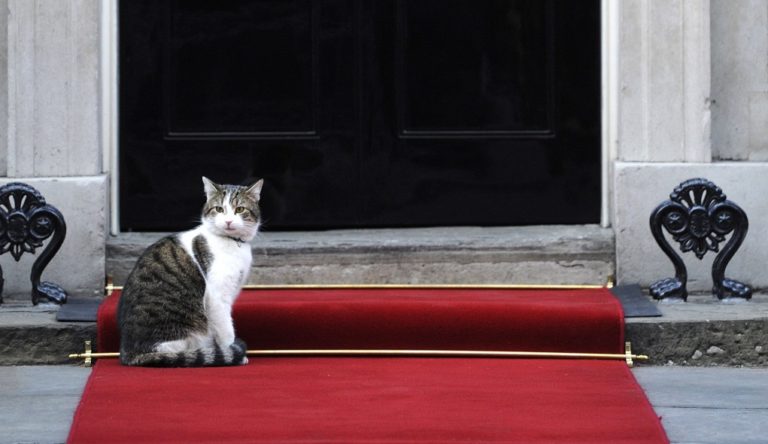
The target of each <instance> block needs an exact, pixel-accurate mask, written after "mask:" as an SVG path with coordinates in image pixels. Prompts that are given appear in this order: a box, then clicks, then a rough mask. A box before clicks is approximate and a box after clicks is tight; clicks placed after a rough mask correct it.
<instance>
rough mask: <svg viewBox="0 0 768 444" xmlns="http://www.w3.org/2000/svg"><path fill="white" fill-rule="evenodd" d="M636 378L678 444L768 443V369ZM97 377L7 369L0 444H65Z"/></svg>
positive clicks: (64, 369) (676, 371) (79, 370)
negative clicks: (85, 393)
mask: <svg viewBox="0 0 768 444" xmlns="http://www.w3.org/2000/svg"><path fill="white" fill-rule="evenodd" d="M634 373H635V376H636V377H637V379H638V381H639V382H640V384H641V385H642V386H643V388H644V389H645V390H646V393H647V394H648V397H649V399H650V400H651V403H652V404H653V406H654V408H655V409H656V412H657V413H658V414H659V416H661V417H662V423H663V424H664V427H665V429H666V431H667V434H668V436H669V438H670V440H671V441H672V442H673V443H679V444H682V443H685V444H689V443H700V444H758V443H766V442H768V421H766V419H768V368H734V367H680V366H664V367H637V368H636V369H635V370H634ZM89 374H90V369H87V368H83V367H77V366H72V365H59V366H4V367H0V444H8V443H41V444H47V443H62V442H64V441H65V440H66V438H67V433H68V432H69V427H70V424H71V421H72V415H73V413H74V411H75V408H76V407H77V403H78V401H79V399H80V395H81V393H82V390H83V387H84V385H85V382H86V380H87V378H88V375H89ZM105 442H108V441H105Z"/></svg>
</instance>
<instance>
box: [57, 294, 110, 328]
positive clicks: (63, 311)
mask: <svg viewBox="0 0 768 444" xmlns="http://www.w3.org/2000/svg"><path fill="white" fill-rule="evenodd" d="M99 304H101V300H99V299H87V298H80V299H78V298H69V299H67V303H66V304H63V305H62V306H61V307H59V311H58V313H56V320H57V321H59V322H96V312H97V311H98V309H99Z"/></svg>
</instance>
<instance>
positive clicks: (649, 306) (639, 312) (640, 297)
mask: <svg viewBox="0 0 768 444" xmlns="http://www.w3.org/2000/svg"><path fill="white" fill-rule="evenodd" d="M611 292H612V293H613V295H614V296H616V297H617V298H618V299H619V301H620V302H621V306H622V307H624V317H625V318H645V317H654V316H661V312H660V311H659V308H658V307H657V306H656V304H655V303H653V301H651V299H650V297H649V296H646V295H645V294H643V290H642V289H641V288H640V286H639V285H637V284H631V285H619V286H617V287H613V288H611Z"/></svg>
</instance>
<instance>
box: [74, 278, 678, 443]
mask: <svg viewBox="0 0 768 444" xmlns="http://www.w3.org/2000/svg"><path fill="white" fill-rule="evenodd" d="M116 298H117V295H113V296H112V297H111V298H110V299H109V300H107V301H106V302H105V303H104V304H103V305H102V308H101V309H100V313H99V338H98V342H99V351H115V350H117V343H118V340H117V334H116V331H115V325H114V312H115V307H116V301H117V299H116ZM235 318H236V328H237V331H238V335H239V336H241V337H242V338H243V339H245V341H246V342H247V343H248V345H249V348H251V349H254V348H411V349H419V348H421V349H426V348H434V349H440V348H442V349H475V350H480V349H486V350H546V351H582V352H606V353H622V352H623V333H622V332H623V320H622V313H621V307H620V306H619V304H618V303H617V302H616V300H615V299H614V298H613V297H612V296H611V295H610V293H609V292H608V291H607V290H593V291H584V290H581V291H565V290H562V291H519V290H312V291H309V290H301V291H299V290H277V291H272V290H270V291H253V292H246V293H244V294H243V296H241V298H240V300H239V301H238V303H237V305H236V307H235ZM69 442H73V443H80V442H131V443H134V442H312V443H319V442H366V443H370V442H389V443H395V442H397V443H408V442H417V443H425V442H430V443H443V442H541V443H543V442H573V443H577V442H578V443H595V442H605V443H620V442H633V443H634V442H636V443H664V442H667V439H666V436H665V434H664V431H663V429H662V428H661V425H660V423H659V421H658V418H657V417H656V415H655V413H654V412H653V410H652V408H651V406H650V404H649V403H648V400H647V399H646V397H645V395H644V393H643V392H642V390H641V388H640V387H639V386H638V384H637V382H636V381H635V380H634V377H633V376H632V373H631V372H630V371H629V369H628V368H627V367H626V364H625V363H624V362H623V361H594V360H554V359H540V360H531V359H478V358H466V359H460V358H362V357H355V358H253V357H252V358H251V362H250V364H249V365H247V366H243V367H230V368H199V369H149V368H132V367H122V366H120V365H119V363H118V362H117V361H116V360H107V359H103V360H100V361H98V363H97V365H96V367H95V368H94V370H93V373H92V374H91V377H90V380H89V382H88V385H87V387H86V390H85V392H84V394H83V399H82V401H81V403H80V406H79V407H78V410H77V412H76V414H75V420H74V423H73V426H72V430H71V432H70V437H69Z"/></svg>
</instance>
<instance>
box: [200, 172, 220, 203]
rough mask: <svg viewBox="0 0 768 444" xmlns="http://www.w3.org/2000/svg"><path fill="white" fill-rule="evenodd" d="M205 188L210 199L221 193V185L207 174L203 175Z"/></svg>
mask: <svg viewBox="0 0 768 444" xmlns="http://www.w3.org/2000/svg"><path fill="white" fill-rule="evenodd" d="M203 189H204V190H205V196H206V197H207V198H208V199H210V198H211V196H212V195H214V194H216V193H221V186H220V185H218V184H217V183H216V182H214V181H212V180H211V179H209V178H207V177H205V176H203Z"/></svg>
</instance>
